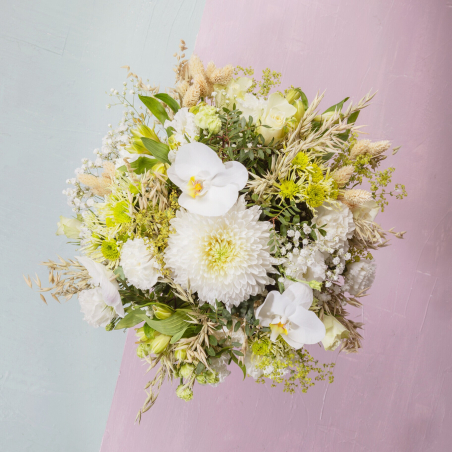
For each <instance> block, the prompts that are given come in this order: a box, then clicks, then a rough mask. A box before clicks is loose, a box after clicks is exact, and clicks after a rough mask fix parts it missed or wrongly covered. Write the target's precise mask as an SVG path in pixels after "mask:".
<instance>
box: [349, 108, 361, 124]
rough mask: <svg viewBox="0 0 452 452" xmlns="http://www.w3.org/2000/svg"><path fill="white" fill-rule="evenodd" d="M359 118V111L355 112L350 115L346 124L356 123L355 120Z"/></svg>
mask: <svg viewBox="0 0 452 452" xmlns="http://www.w3.org/2000/svg"><path fill="white" fill-rule="evenodd" d="M358 116H359V110H358V111H355V113H352V114H351V115H350V116H349V117H348V119H347V124H351V123H352V122H356V120H357V119H358Z"/></svg>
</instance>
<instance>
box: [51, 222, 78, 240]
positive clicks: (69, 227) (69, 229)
mask: <svg viewBox="0 0 452 452" xmlns="http://www.w3.org/2000/svg"><path fill="white" fill-rule="evenodd" d="M57 226H58V229H57V231H56V235H65V236H66V237H67V238H68V239H78V238H79V236H80V231H81V229H82V222H81V221H79V220H77V218H67V217H63V216H60V221H59V222H58V224H57Z"/></svg>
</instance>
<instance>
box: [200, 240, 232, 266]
mask: <svg viewBox="0 0 452 452" xmlns="http://www.w3.org/2000/svg"><path fill="white" fill-rule="evenodd" d="M203 254H204V257H205V259H206V261H207V265H208V267H209V270H210V271H211V272H220V273H224V272H226V269H227V267H228V265H229V264H232V263H233V262H234V261H235V259H236V258H237V257H238V254H239V252H238V249H237V246H236V244H235V242H234V240H232V239H231V238H230V237H228V236H226V237H225V236H222V234H221V235H220V236H218V235H215V236H213V237H212V236H211V237H209V240H208V241H207V243H206V244H205V246H204V253H203Z"/></svg>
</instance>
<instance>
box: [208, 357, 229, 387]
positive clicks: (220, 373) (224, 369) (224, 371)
mask: <svg viewBox="0 0 452 452" xmlns="http://www.w3.org/2000/svg"><path fill="white" fill-rule="evenodd" d="M228 361H229V357H228V356H227V355H226V354H223V355H221V356H220V357H219V358H212V361H211V364H210V367H211V368H212V370H213V371H214V372H215V374H216V376H217V377H218V381H216V382H215V383H209V385H210V386H213V387H214V388H215V387H217V386H218V385H219V384H220V383H223V381H224V380H226V377H227V376H228V375H230V373H231V371H230V370H229V369H228Z"/></svg>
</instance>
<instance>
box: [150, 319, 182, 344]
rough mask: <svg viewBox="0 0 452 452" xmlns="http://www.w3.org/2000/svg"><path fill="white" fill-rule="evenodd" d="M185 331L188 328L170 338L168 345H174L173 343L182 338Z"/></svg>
mask: <svg viewBox="0 0 452 452" xmlns="http://www.w3.org/2000/svg"><path fill="white" fill-rule="evenodd" d="M146 325H147V324H146ZM187 329H188V327H187V328H185V330H180V331H179V332H178V333H176V334H175V335H174V336H173V337H172V338H171V340H170V343H171V344H174V343H176V342H177V341H178V340H179V339H181V338H182V336H183V335H184V333H185V331H186V330H187Z"/></svg>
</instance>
